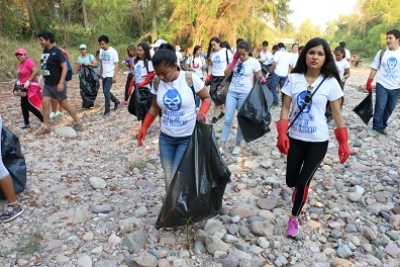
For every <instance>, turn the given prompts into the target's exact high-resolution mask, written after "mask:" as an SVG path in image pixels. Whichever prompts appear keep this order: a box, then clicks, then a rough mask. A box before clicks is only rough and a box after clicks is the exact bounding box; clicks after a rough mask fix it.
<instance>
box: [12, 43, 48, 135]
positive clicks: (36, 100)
mask: <svg viewBox="0 0 400 267" xmlns="http://www.w3.org/2000/svg"><path fill="white" fill-rule="evenodd" d="M14 55H15V57H16V58H17V60H18V61H19V63H18V66H17V76H18V81H17V84H19V85H22V86H23V87H24V88H26V89H28V91H27V95H26V96H25V97H21V110H22V116H23V117H24V124H23V125H21V126H20V127H19V128H20V129H28V128H30V127H31V126H30V123H29V111H30V112H32V113H33V114H34V115H35V116H36V117H37V118H38V119H39V120H40V121H41V122H43V116H42V113H41V112H40V109H41V108H42V93H41V92H40V85H39V83H38V80H37V78H36V74H37V73H38V68H37V67H36V64H35V62H34V61H33V60H32V59H31V58H28V56H27V55H28V53H27V51H26V50H25V49H24V48H18V49H17V50H16V51H15V53H14Z"/></svg>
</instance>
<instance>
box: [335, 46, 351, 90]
mask: <svg viewBox="0 0 400 267" xmlns="http://www.w3.org/2000/svg"><path fill="white" fill-rule="evenodd" d="M333 53H334V55H335V65H336V68H337V70H338V72H339V77H340V82H341V84H342V88H343V89H344V84H345V82H346V80H347V79H348V78H349V77H350V62H349V61H347V59H346V52H345V50H344V48H343V47H341V46H338V47H336V48H335V51H333Z"/></svg>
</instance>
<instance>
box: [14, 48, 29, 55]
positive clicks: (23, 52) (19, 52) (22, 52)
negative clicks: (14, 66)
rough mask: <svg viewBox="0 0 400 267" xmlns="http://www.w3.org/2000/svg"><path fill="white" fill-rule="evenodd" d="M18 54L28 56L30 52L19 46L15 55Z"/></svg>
mask: <svg viewBox="0 0 400 267" xmlns="http://www.w3.org/2000/svg"><path fill="white" fill-rule="evenodd" d="M16 54H21V55H24V56H26V55H27V54H28V52H26V50H25V49H24V48H18V49H17V50H15V53H14V56H15V55H16Z"/></svg>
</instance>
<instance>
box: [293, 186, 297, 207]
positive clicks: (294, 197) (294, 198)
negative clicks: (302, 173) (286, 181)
mask: <svg viewBox="0 0 400 267" xmlns="http://www.w3.org/2000/svg"><path fill="white" fill-rule="evenodd" d="M296 193H297V189H296V187H295V188H294V189H293V193H292V204H294V201H295V200H296Z"/></svg>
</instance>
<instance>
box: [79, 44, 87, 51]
mask: <svg viewBox="0 0 400 267" xmlns="http://www.w3.org/2000/svg"><path fill="white" fill-rule="evenodd" d="M86 48H87V47H86V45H85V44H81V45H80V46H79V50H81V49H86Z"/></svg>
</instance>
